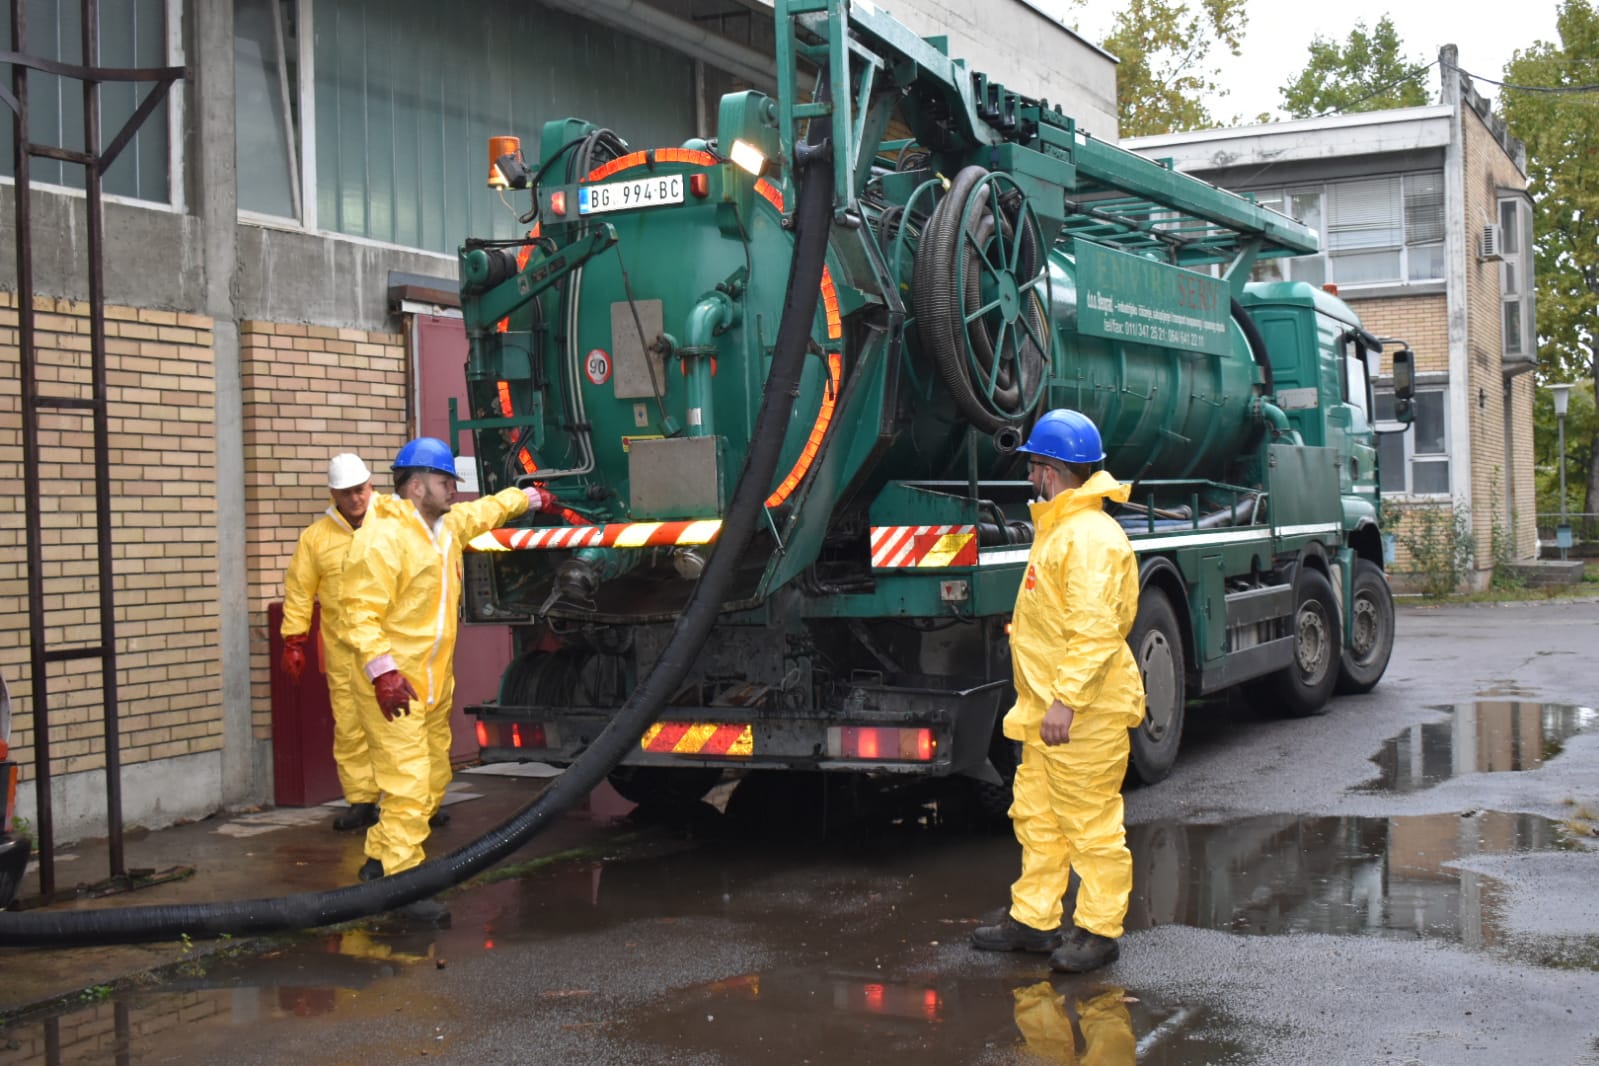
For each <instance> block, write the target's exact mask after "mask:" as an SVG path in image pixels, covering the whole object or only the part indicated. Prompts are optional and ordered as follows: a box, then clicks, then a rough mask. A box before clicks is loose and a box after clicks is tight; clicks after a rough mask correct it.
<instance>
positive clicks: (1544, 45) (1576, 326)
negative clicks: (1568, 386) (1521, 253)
mask: <svg viewBox="0 0 1599 1066" xmlns="http://www.w3.org/2000/svg"><path fill="white" fill-rule="evenodd" d="M1555 24H1556V28H1557V29H1558V31H1559V34H1560V40H1559V41H1558V42H1550V41H1538V42H1535V43H1534V44H1533V45H1531V46H1530V47H1528V48H1522V49H1517V50H1516V51H1515V52H1514V53H1513V54H1512V56H1511V59H1510V62H1509V63H1508V64H1506V65H1505V81H1506V82H1507V85H1506V87H1505V89H1504V94H1503V103H1502V106H1503V108H1504V112H1505V120H1506V121H1507V122H1508V123H1509V125H1510V129H1511V132H1512V133H1514V134H1515V135H1516V136H1517V137H1519V138H1521V139H1522V141H1523V142H1525V144H1526V146H1527V182H1528V186H1529V189H1530V191H1531V192H1532V197H1533V250H1534V256H1535V265H1536V281H1535V284H1536V286H1537V298H1538V358H1539V363H1540V367H1539V371H1538V376H1539V380H1540V381H1543V382H1550V381H1567V382H1576V383H1581V385H1582V387H1583V388H1585V389H1592V390H1594V392H1593V395H1594V398H1595V400H1596V401H1599V381H1596V378H1599V88H1596V86H1599V10H1596V9H1595V8H1594V5H1593V3H1592V2H1591V0H1563V2H1562V3H1561V5H1560V7H1559V9H1558V14H1557V17H1556V23H1555ZM1515 86H1521V88H1515ZM1549 90H1553V91H1549ZM1573 399H1574V400H1575V397H1573ZM1572 409H1573V410H1574V411H1575V410H1577V409H1578V405H1577V404H1576V403H1575V402H1573V403H1572ZM1553 421H1554V420H1553V418H1549V419H1548V422H1547V423H1545V424H1546V425H1547V432H1548V434H1549V441H1550V447H1551V450H1552V446H1553V431H1554V426H1553ZM1574 428H1575V427H1574V425H1573V420H1572V419H1569V418H1568V419H1567V422H1566V446H1567V460H1568V462H1569V461H1570V460H1571V457H1572V456H1573V455H1578V454H1584V453H1585V455H1584V457H1585V459H1586V463H1585V464H1584V466H1582V467H1581V468H1578V467H1577V466H1576V464H1575V463H1573V464H1572V466H1571V468H1570V471H1571V472H1570V473H1568V475H1567V477H1568V479H1570V478H1572V477H1573V476H1574V475H1575V476H1576V477H1577V478H1578V479H1580V481H1581V483H1582V485H1583V494H1582V499H1583V503H1582V507H1581V510H1582V511H1583V512H1586V513H1588V514H1593V513H1595V512H1599V426H1596V427H1593V429H1592V431H1591V432H1590V433H1589V434H1587V439H1586V441H1585V442H1584V441H1574V440H1573V436H1574V434H1573V430H1574ZM1540 435H1542V434H1540Z"/></svg>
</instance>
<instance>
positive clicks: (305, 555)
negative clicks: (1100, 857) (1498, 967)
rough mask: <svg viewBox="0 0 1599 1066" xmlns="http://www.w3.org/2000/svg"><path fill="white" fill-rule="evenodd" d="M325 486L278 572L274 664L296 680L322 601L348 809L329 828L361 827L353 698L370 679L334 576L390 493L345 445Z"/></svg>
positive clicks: (362, 739) (365, 811) (362, 758)
mask: <svg viewBox="0 0 1599 1066" xmlns="http://www.w3.org/2000/svg"><path fill="white" fill-rule="evenodd" d="M328 491H329V492H330V493H332V495H333V506H331V507H329V508H328V509H327V511H326V512H324V513H323V515H322V517H320V518H318V519H317V520H316V521H315V522H312V523H311V524H310V525H309V526H307V527H306V528H305V530H304V531H303V532H301V534H300V539H299V542H298V543H297V544H295V546H294V555H293V557H292V558H291V559H290V560H289V569H288V571H287V572H286V573H285V574H284V578H283V592H284V595H283V626H282V629H281V630H280V631H281V633H282V634H283V652H282V654H281V655H280V656H279V660H278V664H279V666H280V668H281V669H282V671H283V673H284V674H285V675H286V676H287V677H288V678H289V679H290V680H291V681H294V682H298V681H299V680H300V677H301V675H302V674H304V672H305V664H306V645H307V642H308V641H309V639H310V635H311V633H310V630H311V605H312V603H313V602H319V603H321V605H322V624H321V629H320V630H319V632H320V635H321V648H320V651H321V661H322V665H323V668H324V670H325V672H326V674H327V686H328V700H329V702H330V703H331V704H332V706H333V763H334V766H335V767H337V769H338V774H339V786H340V788H341V789H342V790H343V792H344V799H345V801H346V802H347V803H349V807H348V809H346V810H344V811H342V812H341V813H340V814H339V815H337V816H336V817H335V818H334V819H333V828H334V829H339V830H354V829H365V828H366V827H367V826H369V825H371V824H373V823H374V822H376V821H377V820H378V806H377V805H378V786H377V780H376V779H375V778H374V777H373V774H372V759H371V756H370V755H368V754H367V747H366V730H365V729H364V728H362V725H361V716H360V714H359V713H358V712H357V710H356V704H357V701H358V700H359V699H360V698H361V697H362V696H363V695H364V694H365V693H366V692H367V691H368V690H370V688H371V685H370V684H369V683H368V681H367V679H366V675H365V674H364V673H363V672H362V671H361V664H360V663H359V662H357V661H356V654H355V648H354V646H353V645H351V643H350V641H349V637H348V634H347V632H346V629H345V623H344V619H343V606H344V600H343V596H342V594H341V584H342V577H343V571H344V553H345V552H346V551H348V550H349V547H350V539H351V538H352V537H354V536H355V531H356V530H357V529H359V528H361V523H362V522H364V521H365V520H366V516H367V514H368V511H369V510H371V509H377V510H382V509H383V508H384V507H386V506H388V505H389V504H391V503H392V502H393V500H392V497H384V496H383V495H382V494H381V493H379V494H377V495H376V496H374V495H373V492H372V472H371V471H370V470H368V469H367V467H366V464H365V463H363V462H362V461H361V457H360V456H358V455H353V454H351V453H349V452H344V453H341V454H339V455H335V456H334V457H333V458H332V459H331V460H329V461H328Z"/></svg>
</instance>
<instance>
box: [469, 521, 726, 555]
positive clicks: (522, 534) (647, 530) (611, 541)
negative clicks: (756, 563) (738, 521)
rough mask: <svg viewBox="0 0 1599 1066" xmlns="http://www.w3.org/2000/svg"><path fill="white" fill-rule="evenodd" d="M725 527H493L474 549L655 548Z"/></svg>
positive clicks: (711, 535) (712, 535) (708, 536)
mask: <svg viewBox="0 0 1599 1066" xmlns="http://www.w3.org/2000/svg"><path fill="white" fill-rule="evenodd" d="M721 531H722V521H721V519H719V518H713V519H703V520H700V521H694V522H615V523H612V524H610V525H604V526H545V527H541V528H539V529H491V530H489V531H488V532H487V533H480V534H478V535H477V536H476V537H474V538H472V541H471V543H470V544H468V545H467V547H469V548H471V549H472V550H473V551H480V552H485V551H487V552H496V551H569V550H571V549H573V548H656V547H660V546H662V545H670V546H674V547H675V546H682V545H691V544H709V543H711V541H713V540H715V539H716V537H717V534H719V533H720V532H721Z"/></svg>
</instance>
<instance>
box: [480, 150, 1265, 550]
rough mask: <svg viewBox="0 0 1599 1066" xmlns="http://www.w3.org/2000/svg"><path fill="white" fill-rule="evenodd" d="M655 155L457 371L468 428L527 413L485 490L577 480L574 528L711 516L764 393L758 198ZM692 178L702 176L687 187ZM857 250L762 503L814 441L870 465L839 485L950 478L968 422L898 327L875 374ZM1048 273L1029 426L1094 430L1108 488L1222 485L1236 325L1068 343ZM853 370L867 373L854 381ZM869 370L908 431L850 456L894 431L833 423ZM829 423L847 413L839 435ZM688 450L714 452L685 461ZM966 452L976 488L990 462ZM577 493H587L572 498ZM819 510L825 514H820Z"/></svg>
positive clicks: (1065, 307)
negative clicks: (1151, 483) (568, 261)
mask: <svg viewBox="0 0 1599 1066" xmlns="http://www.w3.org/2000/svg"><path fill="white" fill-rule="evenodd" d="M672 151H673V152H674V153H676V158H674V159H673V160H672V161H669V162H662V161H661V160H660V158H659V156H660V155H664V154H665V153H664V152H661V153H658V154H657V157H656V158H655V159H654V160H653V163H652V162H651V161H650V160H648V159H647V158H646V157H645V155H644V153H635V154H634V155H633V156H629V157H626V158H625V159H623V160H620V161H619V162H618V163H613V164H610V165H609V167H608V168H607V172H606V173H604V174H602V175H600V176H599V177H598V178H591V181H590V184H592V183H596V182H598V183H616V182H621V183H633V182H637V183H639V185H638V186H637V188H641V189H645V190H664V191H665V192H666V193H667V196H666V198H665V200H664V202H660V203H659V204H649V203H646V205H645V206H644V207H643V208H641V209H633V210H623V211H615V212H599V213H595V214H593V215H592V216H591V217H590V218H589V219H588V220H587V221H589V222H591V223H592V222H596V221H603V222H606V223H608V224H610V225H611V226H613V227H615V230H616V235H617V238H618V239H617V243H616V246H615V248H614V249H613V250H610V251H607V252H604V253H602V254H600V255H598V256H596V257H594V258H593V259H591V260H589V261H588V262H587V263H586V264H585V265H583V266H582V267H581V269H579V270H578V271H576V272H575V273H573V274H572V275H571V277H570V279H569V280H568V281H567V283H566V284H565V285H564V286H560V287H557V288H554V289H551V290H550V291H549V292H548V293H546V295H545V296H544V297H543V298H541V299H540V300H539V301H538V303H536V304H535V305H531V306H530V309H529V310H527V311H524V312H522V313H520V314H518V315H516V316H513V318H512V320H511V321H510V322H509V323H508V325H509V330H508V332H502V333H499V334H497V336H496V338H495V343H494V344H493V345H487V346H485V348H486V350H487V351H490V352H492V353H495V354H494V355H493V357H492V358H491V359H490V360H489V362H490V363H491V364H492V365H484V366H479V367H477V368H476V370H475V371H469V374H468V378H469V381H470V382H472V384H471V395H472V406H473V414H474V415H475V416H476V417H479V418H482V417H496V416H500V415H504V414H508V413H515V412H522V413H525V412H528V411H531V410H532V409H533V408H532V406H531V405H532V404H533V403H534V402H535V401H537V402H540V403H542V405H543V419H542V424H541V425H540V426H539V427H537V432H531V431H527V430H523V431H521V432H511V431H506V432H503V433H501V434H498V435H494V434H487V433H480V435H479V455H480V456H482V457H483V459H484V466H485V470H486V472H487V481H488V482H489V487H490V488H492V487H494V486H495V484H496V483H498V482H500V481H502V480H508V479H509V478H510V477H512V476H514V475H519V474H528V473H537V472H548V471H575V472H576V473H574V474H569V475H567V476H565V477H563V478H562V479H560V480H559V481H558V482H557V487H559V488H560V489H561V491H562V495H563V497H565V498H567V499H569V500H574V502H575V504H576V505H577V506H578V510H579V511H580V512H582V511H584V506H583V505H584V504H585V503H587V504H588V507H587V511H586V513H588V514H589V516H590V517H591V518H592V519H593V520H595V521H607V520H608V521H619V520H625V519H632V520H664V519H679V518H682V519H686V518H700V517H712V516H714V515H716V514H718V513H719V511H720V508H721V507H722V506H725V503H726V500H727V497H728V494H729V493H730V491H731V488H732V484H733V481H734V480H735V479H736V477H737V474H738V471H739V470H740V469H741V467H742V464H743V459H744V455H745V452H746V450H747V446H748V441H749V439H750V435H751V433H752V431H753V428H754V427H753V419H754V414H755V411H756V410H757V408H758V407H759V404H760V400H761V393H762V389H763V387H764V384H765V378H766V366H767V363H768V359H769V349H770V345H771V344H772V343H773V340H774V339H775V336H776V329H777V322H778V318H779V316H780V312H781V308H782V303H783V299H784V295H785V293H786V290H787V283H788V278H787V271H788V263H789V258H790V255H791V251H792V237H791V235H790V233H789V232H788V231H787V230H785V229H784V228H783V225H782V213H781V209H780V205H781V194H780V193H779V192H778V190H777V188H776V187H775V186H774V185H772V184H770V183H768V182H766V181H760V182H759V183H757V182H755V180H754V179H752V178H750V177H748V176H747V175H745V174H744V173H743V172H742V171H739V170H737V169H736V168H734V167H733V166H731V165H729V164H726V163H721V162H718V161H716V160H715V158H714V157H712V156H711V155H709V154H708V153H704V152H701V151H698V150H694V149H676V150H672ZM696 176H697V177H698V179H703V180H696V181H695V182H694V183H692V184H691V183H690V180H689V179H690V178H695V177H696ZM625 187H626V191H627V193H628V195H629V196H633V195H636V192H637V189H636V188H634V187H633V186H631V185H627V186H625ZM701 194H703V195H701ZM574 199H575V198H574ZM571 213H572V214H573V215H576V211H575V210H574V211H572V212H571ZM572 221H573V222H574V223H576V222H578V221H580V218H573V219H572ZM546 232H547V233H548V232H552V231H551V230H550V229H547V230H546ZM858 240H859V238H858V237H857V236H856V235H855V234H853V233H852V232H850V231H849V230H847V229H843V228H840V229H838V230H837V231H836V232H835V237H834V247H833V249H832V254H830V255H829V259H828V272H827V275H826V277H825V278H824V282H823V292H822V300H821V302H820V304H819V306H818V310H817V313H816V319H815V322H814V325H813V329H812V339H813V341H814V346H813V353H814V358H813V359H811V361H810V363H809V366H808V367H807V370H806V373H805V377H804V381H803V383H802V386H801V390H800V395H799V396H798V397H797V398H796V402H795V405H794V414H793V416H792V418H791V422H790V424H789V426H788V428H787V434H786V441H785V447H784V453H783V458H782V460H781V462H780V463H779V473H778V475H777V478H776V480H775V481H774V484H773V485H772V486H770V488H771V494H772V495H771V500H770V501H769V503H770V505H772V506H778V505H780V504H782V503H783V502H785V501H786V500H787V499H788V498H789V496H790V494H791V493H792V492H793V491H794V490H795V488H796V485H797V484H798V483H799V482H800V481H801V480H802V479H804V478H806V477H814V476H816V473H817V472H816V471H813V469H812V467H813V460H814V459H815V456H816V453H817V449H818V445H819V443H820V441H821V439H822V437H823V435H826V436H827V438H828V445H827V446H828V449H829V450H830V451H832V450H839V449H842V450H844V451H850V452H857V453H859V454H861V455H862V457H863V458H862V460H861V462H862V464H864V465H865V466H867V467H868V468H867V469H864V470H861V469H860V468H859V467H858V468H857V472H859V473H860V474H861V476H862V477H863V478H864V479H865V481H866V482H867V483H871V484H879V485H880V484H882V483H885V482H887V481H893V480H928V479H940V478H961V477H964V476H966V467H965V463H966V460H965V459H964V458H963V457H962V456H963V452H962V450H961V449H962V446H963V442H964V441H965V436H966V435H965V430H966V423H965V421H964V420H963V418H962V416H961V415H960V413H959V411H958V409H957V406H956V405H955V404H954V403H952V402H951V399H950V397H949V396H948V395H947V389H945V388H944V387H943V383H942V382H941V381H940V379H939V375H938V373H937V372H936V371H935V370H934V368H933V367H932V365H931V359H932V357H931V356H930V355H929V354H928V353H927V352H926V351H924V350H923V348H922V346H921V343H920V341H919V339H918V334H917V331H916V330H915V329H914V328H913V329H910V330H907V332H906V338H905V346H906V347H905V350H904V352H903V353H902V355H901V360H900V364H899V366H898V367H890V366H885V365H880V364H886V363H887V362H889V360H888V359H887V358H886V356H884V355H883V353H882V352H881V351H877V352H872V351H870V349H871V346H872V345H874V344H877V343H879V342H880V341H881V334H880V333H878V332H875V331H874V330H873V328H872V327H873V326H874V325H880V324H881V323H882V322H883V321H884V318H883V316H882V315H881V313H879V312H877V311H874V305H881V304H882V302H883V301H884V296H885V294H884V293H882V292H880V291H877V290H878V286H877V283H876V281H875V278H874V277H873V276H872V275H871V273H870V272H869V271H867V270H864V269H863V268H862V263H861V257H860V256H859V254H855V255H853V256H852V255H850V254H849V252H850V247H849V245H850V243H851V242H855V241H858ZM1047 265H1048V276H1049V284H1048V286H1047V292H1048V293H1049V294H1050V295H1049V297H1048V299H1049V303H1050V308H1049V320H1050V331H1051V333H1050V335H1051V346H1052V349H1053V350H1052V352H1051V353H1050V369H1049V373H1048V383H1047V388H1046V389H1045V391H1044V395H1043V400H1042V403H1041V404H1040V405H1039V408H1038V410H1039V411H1042V410H1046V409H1049V408H1052V407H1073V408H1076V409H1078V410H1081V411H1082V412H1084V413H1085V414H1087V415H1088V416H1089V417H1091V418H1093V419H1094V421H1095V422H1096V423H1097V424H1098V425H1099V426H1100V429H1101V433H1102V436H1103V437H1104V440H1105V443H1106V448H1107V452H1108V458H1107V465H1108V467H1109V469H1110V470H1111V471H1112V472H1113V473H1114V474H1116V475H1117V476H1119V477H1122V478H1124V479H1135V478H1136V479H1158V478H1180V477H1211V478H1221V477H1223V476H1224V474H1225V473H1226V471H1227V469H1228V467H1229V464H1231V463H1233V462H1234V461H1235V460H1236V457H1237V456H1238V455H1239V453H1240V451H1241V449H1242V447H1243V445H1244V443H1245V441H1246V439H1247V437H1248V436H1249V434H1251V433H1252V432H1254V431H1256V429H1257V426H1258V417H1259V416H1258V412H1257V411H1256V409H1255V406H1254V402H1253V401H1254V397H1255V395H1256V389H1255V384H1256V382H1257V381H1258V380H1259V376H1260V371H1259V370H1258V368H1257V367H1256V366H1255V363H1254V360H1253V358H1252V356H1251V354H1250V349H1249V345H1248V343H1247V342H1246V340H1245V338H1244V336H1243V334H1242V331H1241V330H1240V328H1239V327H1238V325H1237V324H1236V323H1235V322H1233V323H1230V324H1229V325H1228V346H1227V351H1226V352H1225V354H1219V355H1218V354H1209V353H1205V352H1197V351H1184V350H1178V349H1173V348H1167V347H1157V346H1151V345H1146V344H1135V343H1124V342H1119V341H1113V340H1109V339H1105V338H1102V337H1097V336H1089V335H1086V334H1084V333H1082V332H1080V331H1079V329H1078V315H1077V291H1078V286H1077V275H1076V264H1075V263H1074V261H1073V259H1072V256H1071V253H1070V250H1069V248H1068V247H1066V246H1062V247H1056V248H1053V249H1051V250H1050V252H1049V254H1048V258H1047ZM891 269H894V268H891ZM897 270H898V272H899V273H900V274H902V275H904V276H903V277H901V278H900V285H901V292H902V293H904V292H906V291H907V290H908V287H909V285H910V284H911V281H912V277H911V274H912V273H913V272H912V270H911V269H910V265H909V264H908V263H906V262H900V263H898V265H897ZM1033 291H1034V292H1037V293H1039V294H1042V293H1043V292H1045V291H1046V289H1045V288H1044V287H1042V286H1040V287H1038V288H1036V289H1034V290H1033ZM1040 298H1042V297H1040ZM640 337H643V338H645V342H644V343H641V342H640V340H639V338H640ZM651 342H653V346H651ZM524 352H525V353H527V354H526V355H524V354H523V353H524ZM873 360H875V362H873ZM868 364H870V366H871V367H873V368H874V369H871V370H870V372H869V374H863V373H862V369H863V367H866V366H868ZM870 374H875V375H877V378H876V379H874V380H875V381H876V382H877V383H878V384H879V385H880V387H881V388H882V393H883V395H888V394H889V389H888V386H887V385H886V384H882V383H883V382H885V381H887V380H888V379H889V378H890V377H893V376H897V380H898V390H899V395H900V397H901V401H900V403H901V407H902V409H903V410H906V411H908V412H909V413H910V415H911V419H910V425H909V426H908V427H904V426H903V424H902V428H901V429H900V430H899V431H898V436H897V439H896V440H895V441H894V442H893V443H892V444H891V445H890V446H889V447H888V448H886V449H883V450H880V451H878V452H876V453H872V455H871V457H870V458H866V456H867V454H868V453H869V452H871V448H870V447H869V445H870V443H871V440H873V439H876V438H877V436H878V434H879V433H880V431H881V429H882V426H883V425H884V424H885V423H892V422H893V419H892V418H886V417H885V415H884V412H883V411H882V410H881V408H880V407H879V408H876V409H872V410H865V409H862V408H861V407H860V406H859V405H858V404H857V405H856V406H855V407H853V408H847V407H846V406H845V405H844V404H843V403H842V402H841V397H840V391H839V390H840V389H841V388H843V387H844V386H846V385H851V386H852V387H858V388H870V387H872V385H871V383H868V382H863V381H861V380H860V379H861V378H862V377H863V376H870ZM852 379H854V380H853V381H852ZM540 383H542V385H543V388H542V389H541V388H538V387H537V385H538V384H540ZM535 393H537V394H538V395H537V396H535ZM507 407H509V408H510V409H511V410H510V411H507V410H506V408H507ZM845 410H852V411H853V416H854V417H853V418H851V419H846V418H845V417H844V414H843V412H844V411H845ZM1023 421H1024V422H1025V420H1023ZM1026 428H1027V427H1026V425H1025V424H1023V425H1021V426H1020V429H1021V430H1022V431H1023V432H1025V429H1026ZM706 436H709V437H711V438H712V440H713V441H715V442H716V444H715V446H714V447H712V446H710V445H706V446H704V447H694V446H692V443H691V442H692V441H693V440H694V439H695V438H701V437H706ZM981 436H982V443H981V453H982V455H983V458H984V464H985V470H990V471H991V470H992V469H993V460H994V458H995V455H996V452H995V449H994V448H993V446H992V444H991V443H989V442H988V438H987V435H986V434H983V435H981ZM513 449H514V450H513ZM873 464H875V466H873ZM818 470H819V467H818ZM851 476H853V475H851ZM574 478H576V479H578V482H579V483H580V484H582V485H584V486H585V487H586V488H585V492H584V493H583V495H582V497H581V498H575V497H577V494H576V493H574V491H573V488H574V481H573V479H574ZM840 488H841V486H840V485H830V486H827V487H826V489H825V490H823V491H818V488H817V487H814V486H813V487H812V491H811V496H812V498H813V499H819V500H822V501H825V502H828V503H831V502H832V501H833V500H835V499H836V496H834V495H830V493H836V491H837V490H839V489H840ZM819 510H821V511H822V512H823V514H820V515H818V518H823V517H825V512H826V511H828V510H830V507H823V508H819Z"/></svg>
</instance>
